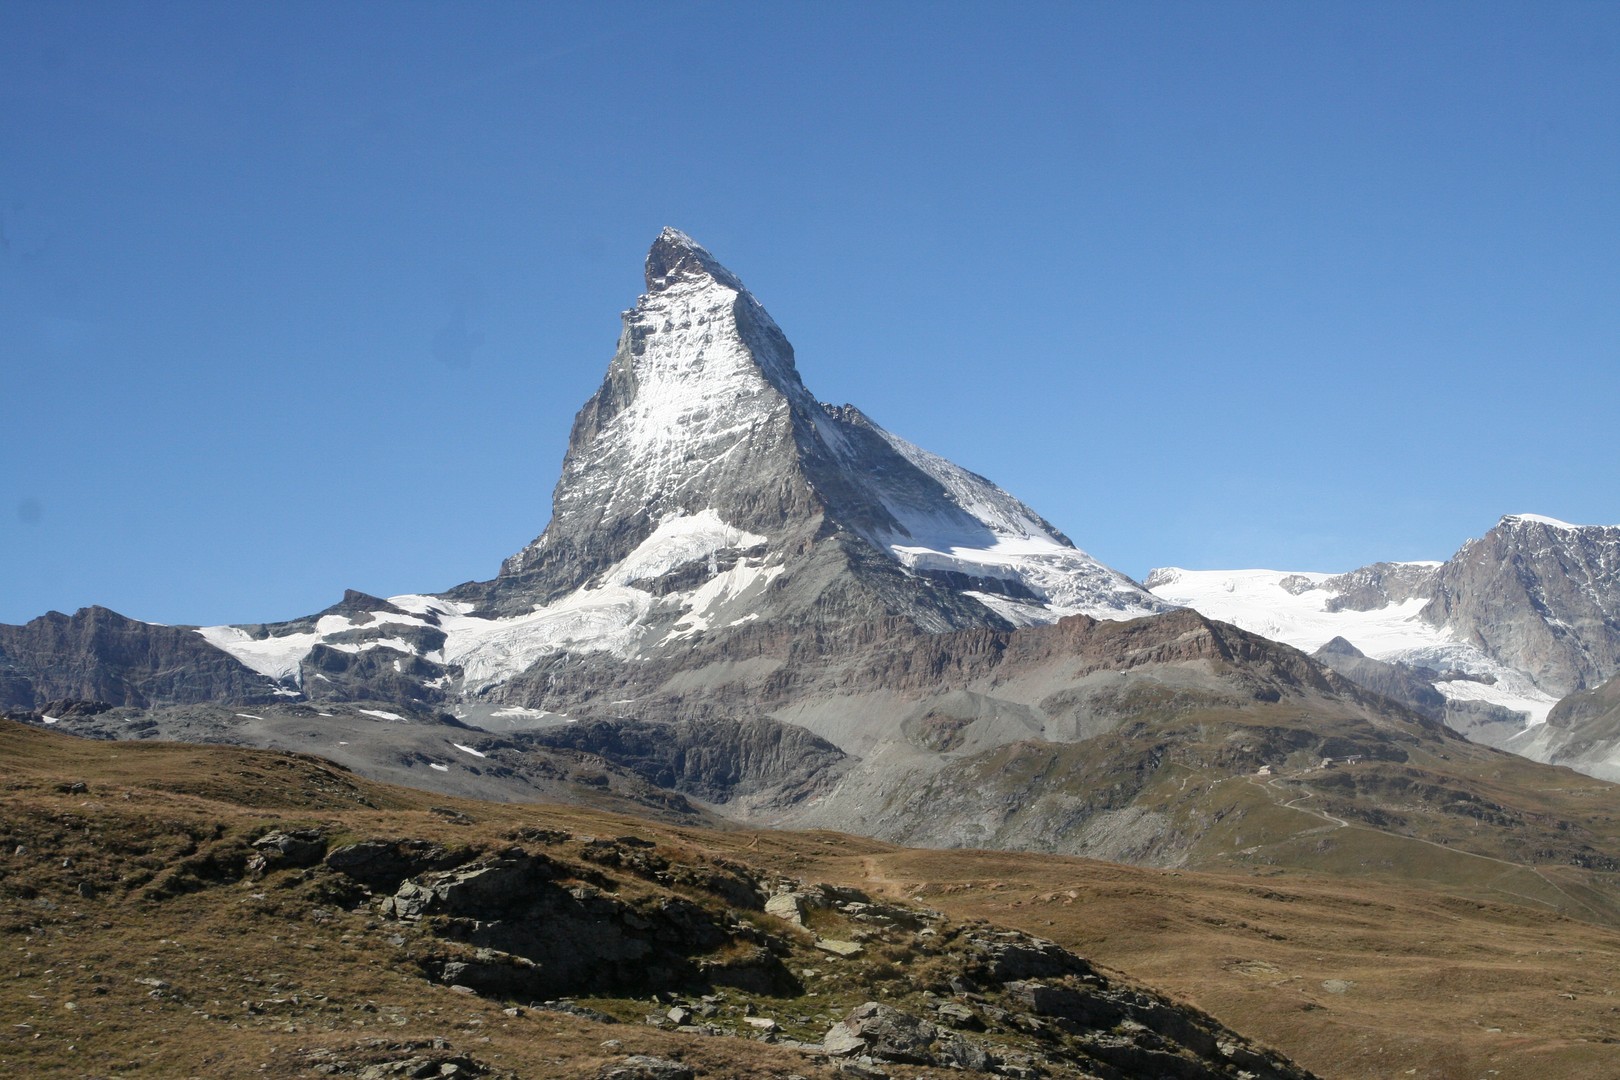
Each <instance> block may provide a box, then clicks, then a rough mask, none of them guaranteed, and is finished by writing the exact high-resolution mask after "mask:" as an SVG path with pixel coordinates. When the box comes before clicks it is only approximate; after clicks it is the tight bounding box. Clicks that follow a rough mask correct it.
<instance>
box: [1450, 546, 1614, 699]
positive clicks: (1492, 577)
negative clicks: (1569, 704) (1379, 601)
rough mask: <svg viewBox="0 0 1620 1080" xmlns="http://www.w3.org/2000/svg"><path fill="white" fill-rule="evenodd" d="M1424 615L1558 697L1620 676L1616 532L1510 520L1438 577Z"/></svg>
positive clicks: (1454, 558)
mask: <svg viewBox="0 0 1620 1080" xmlns="http://www.w3.org/2000/svg"><path fill="white" fill-rule="evenodd" d="M1430 593H1431V595H1432V597H1433V599H1431V600H1430V601H1429V604H1428V605H1427V606H1426V607H1425V608H1424V609H1423V618H1424V619H1425V620H1426V621H1427V622H1429V623H1430V624H1433V625H1436V626H1445V627H1448V628H1449V629H1451V630H1452V632H1453V633H1455V634H1456V635H1457V636H1458V637H1459V638H1461V639H1462V640H1465V641H1469V642H1471V643H1473V644H1475V645H1476V646H1478V648H1479V649H1480V650H1481V651H1483V652H1484V653H1485V654H1486V655H1487V656H1490V657H1492V658H1493V659H1497V660H1500V661H1501V662H1503V663H1505V664H1508V665H1510V666H1512V667H1516V668H1519V669H1520V670H1523V671H1525V672H1527V673H1528V674H1529V675H1530V677H1531V678H1532V679H1534V680H1535V682H1536V685H1537V686H1539V687H1541V688H1542V689H1543V690H1546V691H1547V692H1549V693H1552V694H1555V695H1560V696H1561V695H1564V694H1568V693H1571V692H1573V691H1575V690H1580V689H1584V688H1587V687H1590V686H1595V685H1597V684H1598V683H1600V682H1602V681H1603V680H1604V679H1606V678H1608V677H1610V676H1612V675H1614V674H1616V673H1617V672H1620V526H1576V525H1569V524H1566V523H1564V522H1561V521H1555V520H1553V519H1551V518H1544V517H1538V516H1535V515H1532V514H1512V515H1509V516H1507V517H1504V518H1503V519H1502V520H1501V521H1500V522H1499V523H1498V524H1497V526H1496V527H1495V528H1494V529H1492V530H1491V531H1490V532H1488V533H1486V534H1485V535H1484V536H1483V537H1481V538H1480V539H1478V540H1470V541H1469V542H1468V543H1466V544H1464V545H1463V546H1462V548H1461V549H1460V550H1458V552H1457V554H1456V555H1454V556H1452V557H1451V559H1450V560H1448V561H1447V562H1446V563H1445V565H1444V566H1442V567H1441V568H1440V569H1439V570H1438V571H1437V572H1436V574H1435V577H1434V580H1433V582H1432V584H1431V585H1430Z"/></svg>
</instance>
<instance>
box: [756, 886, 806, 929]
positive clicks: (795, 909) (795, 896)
mask: <svg viewBox="0 0 1620 1080" xmlns="http://www.w3.org/2000/svg"><path fill="white" fill-rule="evenodd" d="M765 914H767V915H775V916H776V917H777V918H778V919H786V920H787V921H788V922H790V923H793V924H795V925H796V926H803V925H804V894H803V893H796V892H786V893H777V894H776V895H775V896H772V897H771V898H770V899H769V900H767V901H765Z"/></svg>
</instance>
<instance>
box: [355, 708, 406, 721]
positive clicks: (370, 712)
mask: <svg viewBox="0 0 1620 1080" xmlns="http://www.w3.org/2000/svg"><path fill="white" fill-rule="evenodd" d="M356 711H357V712H361V713H364V714H365V715H367V716H375V717H376V718H377V719H379V720H397V721H399V722H401V723H404V722H405V718H404V717H403V716H401V715H399V713H394V712H388V711H387V710H386V709H358V710H356Z"/></svg>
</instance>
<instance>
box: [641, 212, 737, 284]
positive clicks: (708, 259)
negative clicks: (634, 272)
mask: <svg viewBox="0 0 1620 1080" xmlns="http://www.w3.org/2000/svg"><path fill="white" fill-rule="evenodd" d="M705 277H707V278H711V279H713V280H714V281H717V282H719V283H720V284H721V285H724V286H726V287H727V288H730V289H735V290H737V291H738V292H744V291H746V290H745V289H744V288H743V284H742V282H741V281H740V280H739V279H738V277H737V275H736V274H733V273H732V272H731V271H730V270H727V269H726V268H725V267H724V266H722V265H721V264H720V260H719V259H716V258H715V257H714V256H713V255H712V254H710V253H709V249H708V248H706V247H704V246H703V245H702V244H700V243H698V242H697V241H696V240H694V239H692V238H691V237H690V236H688V235H686V234H685V233H683V232H682V231H681V230H679V229H676V228H671V227H669V226H665V227H664V230H663V231H662V232H660V233H659V234H658V239H656V240H654V241H653V244H652V248H651V249H649V250H648V252H647V291H648V292H649V293H659V292H663V291H664V290H665V289H667V288H669V287H670V286H671V285H675V284H677V283H679V282H682V281H692V280H696V279H701V278H705Z"/></svg>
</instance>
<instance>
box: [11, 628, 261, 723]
mask: <svg viewBox="0 0 1620 1080" xmlns="http://www.w3.org/2000/svg"><path fill="white" fill-rule="evenodd" d="M274 691H275V687H274V686H273V685H272V684H271V683H270V682H269V681H268V680H266V679H265V678H264V677H263V676H261V675H259V674H257V673H255V672H253V671H251V670H250V669H248V668H247V667H245V666H243V665H242V664H241V663H240V662H239V661H237V660H236V659H235V658H234V657H231V656H229V655H227V654H226V653H224V652H222V651H220V650H219V649H217V648H215V647H214V646H212V645H210V644H208V643H207V642H206V641H204V640H203V639H202V638H200V637H198V636H197V635H196V634H194V633H192V632H191V631H189V630H182V629H178V628H176V627H171V626H155V625H153V624H151V623H143V622H137V621H136V620H134V619H127V618H125V617H124V616H122V615H120V614H118V613H117V612H116V611H111V610H109V609H107V608H104V607H87V608H82V609H80V610H79V611H77V612H75V613H74V614H73V615H71V616H69V615H63V614H62V613H61V612H59V611H53V612H50V613H49V614H46V615H41V616H40V617H39V618H37V619H34V620H32V621H30V622H28V623H26V624H24V625H22V626H4V625H0V705H3V706H6V707H16V708H32V707H33V706H35V705H39V704H43V703H45V702H47V701H51V700H59V699H64V698H77V699H81V700H89V701H105V702H109V703H111V704H113V705H135V706H145V705H150V704H153V703H154V702H166V703H167V702H174V703H191V702H199V701H209V700H215V699H226V700H233V701H241V702H257V701H270V700H274V698H275V692H274Z"/></svg>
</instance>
